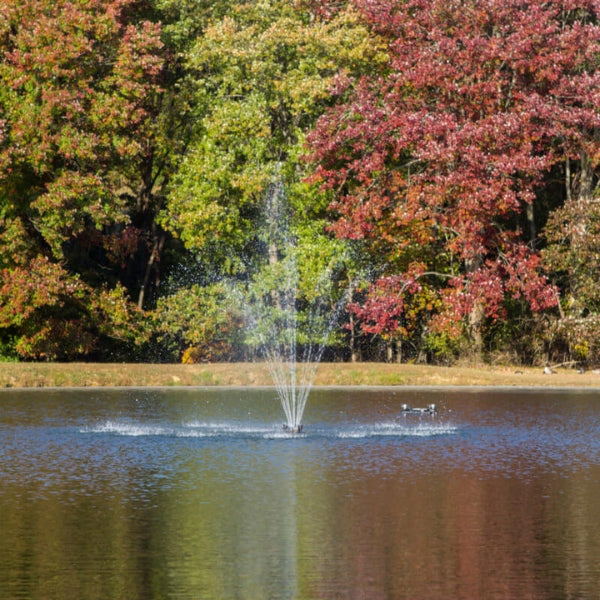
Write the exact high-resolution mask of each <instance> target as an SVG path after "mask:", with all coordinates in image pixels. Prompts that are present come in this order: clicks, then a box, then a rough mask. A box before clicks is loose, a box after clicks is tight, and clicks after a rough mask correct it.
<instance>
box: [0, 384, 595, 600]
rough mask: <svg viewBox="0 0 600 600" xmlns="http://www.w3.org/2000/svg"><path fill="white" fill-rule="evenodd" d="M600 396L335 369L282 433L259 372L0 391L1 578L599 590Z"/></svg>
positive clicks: (100, 594)
mask: <svg viewBox="0 0 600 600" xmlns="http://www.w3.org/2000/svg"><path fill="white" fill-rule="evenodd" d="M404 402H406V403H408V404H411V405H413V406H418V405H423V406H425V405H427V404H429V403H430V402H435V403H436V404H437V405H438V407H439V408H440V412H439V414H438V415H437V416H435V417H431V416H419V415H403V414H402V413H401V410H400V406H401V404H402V403H404ZM599 417H600V395H598V394H597V393H594V392H582V393H566V392H558V391H557V392H533V391H522V392H515V391H512V392H508V391H500V392H489V391H488V392H477V391H453V392H441V391H439V392H424V391H410V390H405V391H403V390H399V389H395V390H392V389H389V390H371V391H368V390H362V391H357V390H352V391H348V390H345V391H344V390H337V391H333V390H328V391H315V392H313V394H312V395H311V398H310V400H309V403H308V407H307V412H306V415H305V431H304V433H303V434H302V435H290V434H287V433H285V432H284V431H283V430H282V427H281V423H282V416H281V414H280V408H279V403H278V401H277V399H276V398H275V396H274V394H273V393H272V392H269V391H253V392H243V391H239V390H213V391H207V390H185V391H176V392H158V391H143V390H123V391H114V390H112V391H111V390H105V391H88V392H79V391H70V392H67V391H36V392H11V391H3V392H0V515H1V519H2V530H1V531H2V535H1V536H0V598H3V599H4V598H6V599H13V598H14V599H19V598H27V599H32V600H41V599H46V598H60V599H61V600H63V599H71V598H73V599H77V600H79V599H82V598H85V599H90V600H95V599H98V600H100V599H102V600H104V599H107V598H111V599H112V598H123V599H132V600H135V599H138V598H139V599H144V600H146V599H184V598H194V599H198V598H207V599H226V598H244V599H258V600H262V599H267V598H294V599H336V598H365V599H369V600H371V599H388V598H389V599H403V598H406V599H409V598H411V599H413V598H428V599H438V598H439V599H442V598H444V599H446V598H456V599H479V598H486V599H487V598H489V599H494V598H498V599H500V598H502V599H510V598H515V599H517V598H518V599H521V598H532V599H540V600H541V599H544V600H546V599H552V598H556V599H559V598H560V599H563V598H596V597H597V594H598V592H597V590H598V589H600V503H599V502H598V501H597V499H598V498H599V497H600V435H599V433H600V418H599Z"/></svg>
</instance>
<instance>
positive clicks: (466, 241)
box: [310, 0, 600, 329]
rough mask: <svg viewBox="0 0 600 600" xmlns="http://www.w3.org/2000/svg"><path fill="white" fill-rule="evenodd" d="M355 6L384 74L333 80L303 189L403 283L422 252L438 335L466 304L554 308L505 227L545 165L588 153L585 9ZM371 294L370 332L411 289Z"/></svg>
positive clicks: (594, 7) (589, 50) (532, 262)
mask: <svg viewBox="0 0 600 600" xmlns="http://www.w3.org/2000/svg"><path fill="white" fill-rule="evenodd" d="M356 5H357V6H358V8H359V9H360V10H362V12H363V14H364V15H365V17H366V18H367V19H368V21H369V22H370V24H371V26H372V28H373V30H374V31H375V32H376V33H377V34H379V35H381V36H384V37H385V38H386V39H387V40H388V48H389V54H390V64H389V72H386V73H382V74H380V75H378V76H371V77H363V78H362V79H361V80H359V81H356V82H350V81H347V80H346V81H344V82H342V83H341V84H340V94H341V95H340V101H339V103H338V104H337V106H335V107H334V108H332V109H331V110H330V111H329V112H328V113H326V114H325V115H324V116H323V117H322V118H321V119H320V121H319V123H318V126H317V128H316V130H315V131H314V132H313V134H312V136H311V137H310V144H311V147H312V159H313V160H314V161H315V162H316V164H317V169H316V178H317V179H320V180H321V181H322V183H323V186H324V187H325V188H329V189H332V190H335V191H336V192H337V200H336V201H335V202H334V203H333V204H332V206H331V208H332V210H333V211H334V215H335V217H336V218H335V222H334V224H333V230H334V231H335V233H336V234H337V235H338V236H341V237H346V238H355V239H365V240H367V242H368V245H369V246H370V247H371V248H372V250H373V252H374V253H378V254H379V256H380V258H381V259H382V262H383V263H384V264H385V262H386V261H387V262H388V265H387V271H388V274H389V275H391V276H392V277H400V279H401V280H402V281H404V282H407V281H410V276H408V277H407V276H406V273H409V272H410V264H411V262H412V260H413V257H414V255H415V252H414V247H415V246H418V247H421V248H423V249H425V248H428V249H429V254H428V253H427V252H426V251H425V250H423V252H422V255H424V256H426V257H427V256H429V258H427V259H426V260H427V261H428V266H427V268H428V270H435V271H443V273H442V274H443V275H444V276H445V277H444V278H442V281H443V282H445V283H444V285H443V286H442V289H441V296H442V297H443V299H444V300H445V307H446V308H445V311H443V312H442V314H441V315H440V317H439V319H438V322H439V323H446V324H448V323H450V322H455V321H456V319H457V318H459V317H461V316H464V315H466V314H468V313H469V312H470V311H471V310H472V309H473V307H474V305H475V303H479V304H480V305H483V307H484V310H485V313H486V315H487V316H488V317H491V318H496V317H499V316H501V315H502V314H503V310H504V309H503V304H504V303H505V300H506V299H507V298H508V297H513V298H523V299H524V300H526V301H527V302H528V304H529V306H530V308H531V309H532V310H542V309H544V308H547V307H550V306H552V305H554V304H555V303H556V293H555V291H554V289H553V288H552V287H551V286H549V285H548V283H547V282H546V281H545V279H544V278H543V276H542V275H540V273H539V259H538V256H537V254H536V253H535V252H534V251H533V250H531V248H530V246H529V245H528V243H527V242H528V240H525V239H524V236H523V234H522V232H521V231H520V225H519V224H520V223H521V222H522V218H521V216H520V215H521V213H522V212H523V211H524V209H525V207H526V206H527V205H528V204H530V203H532V202H534V200H535V198H536V193H537V192H538V190H539V189H540V186H541V185H542V184H543V182H544V177H545V176H546V174H547V173H548V171H549V169H550V168H551V167H552V166H553V165H555V164H556V163H557V162H558V161H562V160H564V158H565V157H570V158H573V159H574V160H578V158H579V157H580V156H581V152H582V151H584V152H586V153H587V154H588V155H590V156H597V155H598V141H597V139H596V137H597V136H596V137H595V136H594V134H593V132H594V131H597V130H598V127H599V126H600V113H599V111H598V110H597V106H598V103H599V101H600V73H599V72H598V71H597V68H596V65H597V56H598V55H600V26H599V25H598V23H599V17H600V3H598V2H595V1H592V0H568V1H564V0H543V1H542V0H467V1H466V2H465V1H458V0H407V1H406V2H397V1H395V0H356ZM349 90H350V91H349ZM382 242H385V245H382ZM407 248H412V250H411V251H410V252H407V251H406V249H407ZM382 249H385V253H384V254H381V252H382ZM448 276H451V277H448ZM402 286H404V284H402ZM402 286H401V288H402ZM375 287H376V292H374V296H373V298H372V299H371V300H369V301H368V302H367V304H365V306H364V311H365V312H366V313H368V315H369V318H370V319H372V320H374V321H376V322H377V323H379V325H378V326H380V327H381V328H383V329H385V328H386V327H388V325H386V319H389V318H391V316H393V315H394V314H396V313H398V312H402V299H401V297H402V296H403V295H404V294H406V293H408V292H409V291H410V290H409V289H408V288H405V289H404V290H403V291H402V294H400V296H398V288H397V286H395V287H394V286H392V288H393V290H394V291H389V293H388V292H386V290H391V289H392V288H390V286H389V285H388V283H386V281H385V280H382V281H380V282H378V284H377V285H376V286H375ZM375 298H377V300H375ZM383 298H385V302H384V301H383ZM379 314H380V315H381V316H378V315H379ZM363 316H366V315H363Z"/></svg>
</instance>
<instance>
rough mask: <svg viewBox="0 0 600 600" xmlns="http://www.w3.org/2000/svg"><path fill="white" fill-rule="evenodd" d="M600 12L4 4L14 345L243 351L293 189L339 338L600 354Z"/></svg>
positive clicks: (1, 239)
mask: <svg viewBox="0 0 600 600" xmlns="http://www.w3.org/2000/svg"><path fill="white" fill-rule="evenodd" d="M599 13H600V3H598V2H595V1H592V0H560V1H559V0H546V1H542V0H465V1H462V0H461V1H460V2H459V1H454V0H405V1H402V2H400V1H398V0H352V1H345V2H338V1H331V2H330V1H319V2H314V1H312V0H300V1H298V2H294V3H290V2H285V1H284V0H265V1H264V2H262V3H260V5H258V4H256V3H252V2H243V1H240V2H221V1H217V0H215V1H214V2H212V3H210V4H206V3H195V2H183V1H180V0H53V1H50V0H0V271H1V281H0V356H3V355H4V356H8V357H20V358H26V359H44V360H49V359H64V360H68V359H73V358H82V357H83V358H97V359H111V358H115V357H119V358H122V357H125V358H130V359H133V358H138V357H144V358H149V359H157V358H160V359H164V360H175V359H177V360H179V359H181V357H182V356H185V357H186V360H211V359H217V358H218V359H219V360H225V359H237V358H240V357H242V358H243V357H244V356H245V354H244V349H243V346H244V338H243V335H241V334H240V327H241V324H240V322H239V320H238V316H236V315H235V311H232V310H231V307H229V306H227V307H224V304H223V303H224V302H225V299H226V297H227V292H226V289H225V288H223V287H222V285H224V284H223V282H220V283H218V282H217V279H219V278H220V277H223V276H225V275H226V276H227V277H229V278H232V279H235V280H236V281H237V282H238V283H239V282H243V281H245V280H248V279H250V278H252V277H254V278H257V277H258V278H260V276H261V267H260V263H259V262H257V261H255V254H256V253H257V252H258V251H259V250H260V248H261V244H263V242H262V241H261V237H260V233H259V228H260V223H261V219H262V216H261V215H262V213H263V208H264V205H265V203H266V197H267V196H268V191H269V189H272V186H273V185H274V184H278V185H279V184H280V183H281V184H282V185H284V186H285V189H286V194H287V197H288V199H289V202H290V206H291V209H290V210H291V212H292V214H293V223H292V226H291V228H292V231H293V233H294V236H295V238H296V240H297V241H298V244H299V246H300V248H299V256H301V257H302V265H301V271H302V273H303V274H304V275H303V277H304V280H303V282H302V283H301V288H302V290H303V292H302V293H303V294H305V295H306V297H307V298H308V296H310V287H311V285H312V284H311V282H313V281H314V280H315V273H316V272H317V271H319V270H320V269H322V265H323V264H324V263H325V262H327V261H328V260H330V258H331V257H332V256H336V255H342V254H343V255H344V256H346V257H347V258H345V259H344V260H345V267H344V269H342V270H339V271H338V272H337V274H336V277H338V278H339V287H341V286H342V285H348V283H349V282H353V283H352V285H353V286H354V287H353V289H354V290H355V291H354V296H353V298H352V301H351V302H350V304H349V305H348V307H347V311H346V313H345V318H344V322H343V323H341V324H340V330H339V334H338V336H337V338H336V339H337V340H338V342H339V340H340V339H342V338H345V339H346V341H347V346H348V347H347V348H342V347H340V346H339V345H338V346H337V347H336V349H335V350H334V349H332V352H334V353H337V354H336V355H337V356H341V357H344V358H345V357H349V356H350V355H352V356H353V357H355V356H358V355H359V354H360V352H362V355H363V356H364V357H365V358H380V357H386V356H387V357H388V358H391V355H392V353H393V352H394V351H395V352H396V355H397V358H398V359H399V360H405V359H410V360H425V359H433V360H449V359H452V358H456V357H457V356H459V355H461V354H464V353H466V354H475V355H476V356H478V357H485V356H486V354H487V355H488V356H491V355H492V354H494V353H496V354H500V353H503V352H504V353H508V354H509V355H510V358H511V360H526V361H534V362H535V361H538V362H539V361H542V360H546V359H551V360H567V359H572V360H578V361H584V362H594V361H596V360H597V359H599V358H600V298H599V296H598V293H597V287H598V286H597V280H598V268H597V267H598V255H599V254H600V242H599V241H598V239H599V238H598V235H599V228H598V222H599V220H600V216H599V215H600V209H599V208H598V190H597V183H598V163H599V160H600V146H599V142H600V135H599V131H600V111H599V110H598V106H599V105H600V71H599V69H598V57H599V56H600V25H599V24H598V21H599V17H600V14H599ZM178 265H179V266H178ZM181 265H186V268H185V269H184V268H183V267H182V266H181ZM257 265H258V266H257ZM188 266H189V268H188ZM184 272H187V273H188V276H189V277H188V279H186V278H185V277H183V275H182V273H184ZM302 302H303V300H302V298H301V299H300V305H302ZM195 308H197V309H198V314H197V315H195V313H194V310H195ZM381 342H383V346H382V345H381ZM240 346H241V349H240ZM382 347H383V348H384V350H382V349H381V348H382ZM157 348H158V349H159V350H160V352H159V350H157ZM156 352H159V354H160V356H158V355H157V354H156ZM194 357H196V358H194Z"/></svg>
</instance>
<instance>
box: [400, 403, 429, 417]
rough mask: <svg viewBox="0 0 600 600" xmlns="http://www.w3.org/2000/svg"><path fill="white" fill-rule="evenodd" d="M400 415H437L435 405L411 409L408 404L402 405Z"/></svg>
mask: <svg viewBox="0 0 600 600" xmlns="http://www.w3.org/2000/svg"><path fill="white" fill-rule="evenodd" d="M402 413H403V414H405V415H406V414H410V413H413V414H418V415H435V414H437V406H436V405H435V404H430V405H429V406H425V407H412V406H409V405H408V404H403V405H402Z"/></svg>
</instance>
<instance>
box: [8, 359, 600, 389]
mask: <svg viewBox="0 0 600 600" xmlns="http://www.w3.org/2000/svg"><path fill="white" fill-rule="evenodd" d="M271 383H272V382H271V378H270V376H269V372H268V369H267V367H266V365H264V364H262V363H218V364H208V365H204V364H203V365H164V364H160V365H154V364H153V365H148V364H100V363H66V364H65V363H0V388H22V387H63V386H75V387H89V386H211V385H235V386H258V385H271ZM314 383H315V385H357V386H360V385H363V386H370V385H411V386H413V385H414V386H424V385H428V386H432V385H433V386H452V385H475V386H540V387H598V388H600V374H599V373H594V372H587V373H583V374H579V373H577V372H576V371H574V370H572V369H558V370H557V372H556V373H555V374H553V375H545V374H544V373H543V372H542V369H540V368H531V369H529V368H521V367H519V368H517V367H513V368H510V367H488V366H481V367H433V366H423V365H395V364H383V363H358V364H356V363H355V364H350V363H323V364H321V365H319V367H318V369H317V373H316V376H315V380H314Z"/></svg>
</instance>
